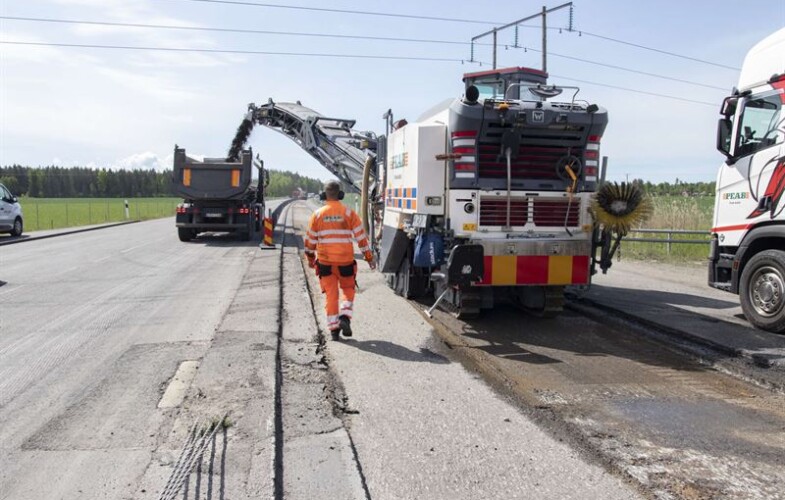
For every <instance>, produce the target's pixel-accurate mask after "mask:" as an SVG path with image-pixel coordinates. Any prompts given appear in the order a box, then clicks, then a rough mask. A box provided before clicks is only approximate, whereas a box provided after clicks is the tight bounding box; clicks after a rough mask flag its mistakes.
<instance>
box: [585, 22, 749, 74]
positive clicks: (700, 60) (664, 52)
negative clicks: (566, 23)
mask: <svg viewBox="0 0 785 500" xmlns="http://www.w3.org/2000/svg"><path fill="white" fill-rule="evenodd" d="M581 33H582V34H583V35H586V36H591V37H594V38H599V39H600V40H606V41H608V42H614V43H620V44H622V45H628V46H630V47H635V48H638V49H643V50H648V51H651V52H657V53H658V54H664V55H667V56H673V57H678V58H681V59H686V60H688V61H694V62H699V63H703V64H709V65H711V66H716V67H718V68H724V69H731V70H733V71H740V70H741V68H737V67H735V66H728V65H726V64H720V63H715V62H711V61H707V60H705V59H698V58H697V57H690V56H685V55H683V54H677V53H675V52H669V51H667V50H662V49H657V48H654V47H647V46H645V45H641V44H638V43H633V42H625V41H624V40H619V39H618V38H611V37H609V36H603V35H598V34H596V33H590V32H588V31H581Z"/></svg>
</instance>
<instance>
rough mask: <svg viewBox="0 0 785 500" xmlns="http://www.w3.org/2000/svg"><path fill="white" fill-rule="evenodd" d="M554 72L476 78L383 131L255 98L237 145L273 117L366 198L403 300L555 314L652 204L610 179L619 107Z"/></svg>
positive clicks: (378, 244)
mask: <svg viewBox="0 0 785 500" xmlns="http://www.w3.org/2000/svg"><path fill="white" fill-rule="evenodd" d="M547 78H548V75H547V73H546V72H544V71H540V70H536V69H531V68H522V67H513V68H505V69H494V70H491V71H483V72H475V73H468V74H465V75H464V77H463V81H464V95H463V96H462V97H460V98H452V99H447V100H445V101H443V102H442V103H440V104H437V105H436V106H434V107H432V108H431V109H430V110H428V111H426V112H425V113H423V115H422V116H421V117H420V118H419V119H417V120H416V121H413V122H412V123H409V122H407V121H406V120H397V121H395V120H394V119H393V115H392V111H390V110H388V111H387V112H386V113H385V114H384V116H383V118H384V119H385V120H386V132H385V134H383V135H377V134H375V133H374V132H369V131H360V130H357V129H356V128H355V120H352V119H345V118H335V117H329V116H324V115H321V114H320V113H317V112H316V111H314V110H312V109H310V108H307V107H305V106H303V105H302V104H301V103H300V102H296V103H276V102H274V101H273V100H272V99H270V100H269V101H268V102H267V103H266V104H262V105H256V104H253V103H252V104H250V105H249V106H248V112H247V114H246V117H245V119H244V121H243V122H242V124H241V125H240V127H238V132H237V135H236V136H235V138H234V140H233V143H232V144H233V146H232V150H233V151H239V147H240V145H242V144H244V143H245V142H246V141H247V139H248V137H249V135H250V133H251V130H252V128H253V126H254V125H257V124H258V125H263V126H265V127H268V128H271V129H273V130H276V131H278V132H280V133H282V134H284V135H286V136H287V137H289V138H290V139H292V140H293V141H294V142H295V143H297V144H298V145H299V146H300V147H302V148H303V149H304V150H305V151H306V152H308V153H309V154H310V155H311V156H312V157H313V158H315V159H316V160H317V161H318V162H319V163H321V164H322V165H323V166H324V167H325V168H327V169H328V170H329V171H330V172H331V173H332V174H333V175H335V176H336V177H338V179H340V180H341V182H342V184H343V186H344V189H345V190H346V191H347V192H355V193H360V194H361V196H362V199H363V201H362V204H361V210H362V214H361V216H362V218H363V221H364V223H365V225H366V231H367V232H368V233H369V236H370V239H371V246H372V248H373V251H374V252H375V253H376V256H377V258H378V261H379V269H380V270H381V272H383V273H385V274H386V277H387V280H388V284H389V286H390V287H392V288H393V289H394V290H395V291H396V293H398V294H399V295H403V296H405V297H407V298H414V297H418V296H422V295H425V294H428V293H432V294H434V296H435V297H436V299H437V302H436V303H437V304H439V303H445V304H448V305H451V306H452V309H453V310H454V311H455V312H456V313H457V314H458V316H459V317H473V316H476V315H477V314H479V313H480V311H481V310H482V309H490V308H492V307H494V303H495V302H496V301H498V300H508V299H511V300H513V301H515V302H516V303H518V304H519V305H521V306H522V307H524V308H526V309H528V310H531V311H533V312H535V313H537V314H541V315H544V316H552V315H555V314H557V313H558V312H559V311H561V309H562V306H563V302H564V292H565V288H566V287H568V286H570V287H582V286H587V285H588V284H589V283H590V282H591V276H592V274H594V273H595V272H596V270H597V269H596V268H597V267H599V268H600V269H601V270H602V271H603V272H605V271H607V270H608V268H609V267H610V265H611V258H612V256H613V254H614V252H615V250H616V249H617V248H618V244H619V241H620V239H621V237H622V236H623V235H624V233H625V232H626V230H627V229H629V226H630V225H631V224H633V222H634V221H635V220H636V218H637V217H638V214H641V208H642V207H644V206H645V203H642V200H643V197H642V192H641V191H640V190H639V189H638V188H636V187H635V186H629V185H627V186H624V185H622V186H615V188H614V187H613V186H611V188H610V189H606V188H605V186H609V185H610V183H606V184H605V185H603V186H602V187H601V182H600V181H601V179H602V172H601V170H602V159H601V157H600V142H601V138H602V134H603V133H604V131H605V127H606V125H607V123H608V114H607V111H605V110H604V109H603V108H601V107H600V106H598V105H596V104H591V103H588V102H586V101H585V100H582V99H579V98H578V97H577V96H578V92H579V89H578V88H577V87H567V86H555V85H550V84H549V83H548V81H547ZM603 215H607V217H605V218H604V219H603ZM603 220H604V221H605V222H603Z"/></svg>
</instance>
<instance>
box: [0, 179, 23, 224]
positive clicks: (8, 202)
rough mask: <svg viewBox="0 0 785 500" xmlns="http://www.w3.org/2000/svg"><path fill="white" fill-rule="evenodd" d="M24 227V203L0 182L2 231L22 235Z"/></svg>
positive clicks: (0, 220) (0, 221)
mask: <svg viewBox="0 0 785 500" xmlns="http://www.w3.org/2000/svg"><path fill="white" fill-rule="evenodd" d="M23 229H24V220H23V218H22V205H20V204H19V199H18V198H17V197H16V196H14V195H12V194H11V191H9V190H8V188H7V187H5V186H3V185H2V184H0V233H11V236H21V234H22V230H23Z"/></svg>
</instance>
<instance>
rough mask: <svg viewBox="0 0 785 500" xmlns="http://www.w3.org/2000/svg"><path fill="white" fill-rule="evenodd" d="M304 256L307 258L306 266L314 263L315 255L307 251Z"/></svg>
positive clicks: (312, 265) (311, 265)
mask: <svg viewBox="0 0 785 500" xmlns="http://www.w3.org/2000/svg"><path fill="white" fill-rule="evenodd" d="M305 256H306V257H307V258H308V267H314V266H315V265H316V256H315V255H314V254H312V253H307V254H305Z"/></svg>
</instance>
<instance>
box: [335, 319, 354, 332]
mask: <svg viewBox="0 0 785 500" xmlns="http://www.w3.org/2000/svg"><path fill="white" fill-rule="evenodd" d="M338 319H339V320H340V322H341V331H342V332H343V336H344V337H351V336H352V320H351V319H350V318H349V317H348V316H341V317H340V318H338Z"/></svg>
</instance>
